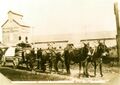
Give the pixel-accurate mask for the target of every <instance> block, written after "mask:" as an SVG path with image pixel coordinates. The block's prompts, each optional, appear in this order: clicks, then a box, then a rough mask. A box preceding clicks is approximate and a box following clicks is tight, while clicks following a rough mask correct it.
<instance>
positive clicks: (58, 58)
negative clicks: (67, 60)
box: [53, 48, 64, 73]
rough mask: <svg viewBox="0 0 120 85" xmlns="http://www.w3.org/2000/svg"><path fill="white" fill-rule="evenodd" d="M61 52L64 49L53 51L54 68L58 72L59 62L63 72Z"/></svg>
mask: <svg viewBox="0 0 120 85" xmlns="http://www.w3.org/2000/svg"><path fill="white" fill-rule="evenodd" d="M63 52H64V51H63V50H61V48H60V49H59V50H56V51H54V53H55V59H54V62H53V63H54V69H55V71H56V72H57V73H58V72H59V68H58V66H59V67H60V65H58V64H60V63H61V68H62V72H63V68H64V64H63V63H64V60H63ZM59 62H60V63H59Z"/></svg>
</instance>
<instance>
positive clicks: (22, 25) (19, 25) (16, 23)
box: [13, 19, 30, 27]
mask: <svg viewBox="0 0 120 85" xmlns="http://www.w3.org/2000/svg"><path fill="white" fill-rule="evenodd" d="M13 22H15V23H16V24H18V25H19V26H22V27H30V26H26V25H23V24H21V23H19V22H17V21H16V20H14V19H13Z"/></svg>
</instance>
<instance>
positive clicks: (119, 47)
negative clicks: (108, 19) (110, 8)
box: [114, 2, 120, 65]
mask: <svg viewBox="0 0 120 85" xmlns="http://www.w3.org/2000/svg"><path fill="white" fill-rule="evenodd" d="M114 13H115V17H116V27H117V35H116V41H117V54H118V57H119V65H120V26H119V9H118V2H115V3H114Z"/></svg>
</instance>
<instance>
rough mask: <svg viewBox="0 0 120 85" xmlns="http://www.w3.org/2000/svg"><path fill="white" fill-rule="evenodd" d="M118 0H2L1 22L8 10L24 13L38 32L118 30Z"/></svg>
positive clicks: (40, 33)
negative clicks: (115, 4)
mask: <svg viewBox="0 0 120 85" xmlns="http://www.w3.org/2000/svg"><path fill="white" fill-rule="evenodd" d="M114 1H115V0H0V26H2V24H3V23H4V22H5V21H6V20H7V12H8V11H10V10H11V11H13V12H16V13H20V14H22V15H23V16H24V17H23V21H24V22H25V23H26V25H29V26H31V28H32V32H33V34H35V35H49V34H80V33H84V34H86V33H89V32H96V31H115V30H116V22H115V15H114V10H113V9H114V8H113V7H114V6H113V3H114Z"/></svg>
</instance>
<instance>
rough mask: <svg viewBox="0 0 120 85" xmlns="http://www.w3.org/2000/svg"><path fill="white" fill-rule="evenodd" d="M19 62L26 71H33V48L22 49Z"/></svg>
mask: <svg viewBox="0 0 120 85" xmlns="http://www.w3.org/2000/svg"><path fill="white" fill-rule="evenodd" d="M21 57H22V58H21V60H20V61H19V65H20V64H22V65H23V64H25V65H26V67H27V69H29V70H35V66H36V54H35V50H34V48H26V49H25V48H24V49H23V50H22V54H21Z"/></svg>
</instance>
